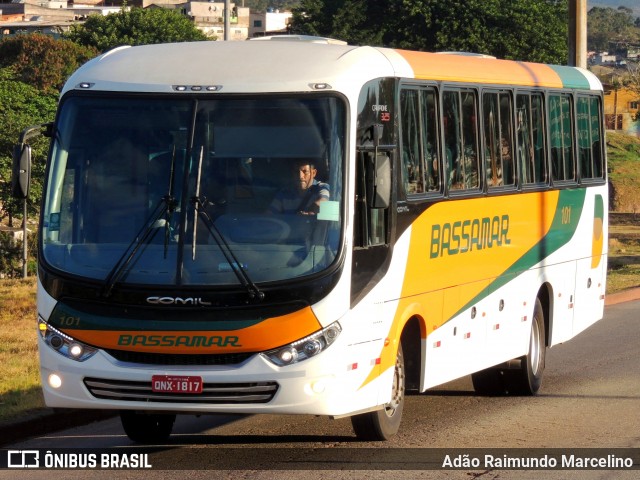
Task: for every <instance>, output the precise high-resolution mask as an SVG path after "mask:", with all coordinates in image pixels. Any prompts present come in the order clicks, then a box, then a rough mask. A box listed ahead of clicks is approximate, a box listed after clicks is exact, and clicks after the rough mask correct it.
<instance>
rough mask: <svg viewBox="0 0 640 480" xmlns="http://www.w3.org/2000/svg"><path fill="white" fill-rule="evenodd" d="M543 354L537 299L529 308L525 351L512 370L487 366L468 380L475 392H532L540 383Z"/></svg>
mask: <svg viewBox="0 0 640 480" xmlns="http://www.w3.org/2000/svg"><path fill="white" fill-rule="evenodd" d="M545 353H546V342H545V327H544V311H543V309H542V304H541V303H540V300H539V299H536V303H535V306H534V309H533V319H532V321H531V335H530V337H529V351H528V352H527V354H526V355H523V356H522V357H520V358H519V359H518V360H519V367H518V368H516V369H509V368H501V367H491V368H487V369H486V370H481V371H479V372H476V373H473V374H472V375H471V381H472V383H473V388H474V390H475V391H476V393H478V394H479V395H489V396H500V395H535V394H536V393H537V391H538V390H539V389H540V385H541V384H542V373H543V371H544V361H545Z"/></svg>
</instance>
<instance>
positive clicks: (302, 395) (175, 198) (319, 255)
mask: <svg viewBox="0 0 640 480" xmlns="http://www.w3.org/2000/svg"><path fill="white" fill-rule="evenodd" d="M602 111H603V91H602V86H601V84H600V83H599V81H598V80H597V79H596V77H594V76H593V75H592V74H591V73H589V72H588V71H585V70H581V69H578V68H571V67H566V66H554V65H542V64H533V63H526V62H519V61H507V60H499V59H495V58H488V57H487V56H484V55H473V54H459V53H425V52H412V51H404V50H396V49H389V48H374V47H367V46H351V45H347V44H344V43H343V42H338V41H332V40H325V39H319V38H303V37H293V38H286V37H274V38H268V37H267V38H265V39H261V40H259V41H247V42H194V43H180V44H162V45H148V46H137V47H120V48H116V49H114V50H112V51H109V52H107V53H105V54H103V55H101V56H99V57H97V58H95V59H93V60H91V61H89V62H88V63H86V64H85V65H84V66H82V67H81V68H79V69H78V70H77V71H76V72H75V73H74V74H73V75H72V76H71V77H70V78H69V80H68V81H67V83H66V85H65V86H64V88H63V90H62V92H61V96H60V102H59V108H58V111H57V114H56V118H55V121H53V122H52V123H50V124H47V125H44V126H34V127H32V128H30V129H27V130H25V131H24V132H23V136H22V138H21V139H20V142H19V144H18V145H17V146H16V148H15V152H14V181H13V188H14V193H15V195H16V196H18V197H20V196H22V197H24V196H25V195H26V194H27V193H28V187H29V171H30V165H31V163H30V162H31V153H30V147H29V145H28V143H29V138H32V137H33V136H34V135H38V134H41V133H43V134H46V135H48V136H49V137H50V138H51V141H50V151H49V155H48V162H47V169H46V174H45V184H44V192H43V201H42V207H41V220H40V225H39V255H38V286H37V311H38V320H37V331H38V345H39V355H40V371H41V377H42V388H43V391H44V398H45V401H46V404H47V405H48V406H50V407H53V408H74V409H109V410H115V411H118V412H119V414H120V417H121V420H122V425H123V428H124V431H125V432H126V433H127V435H128V436H129V437H130V439H131V440H133V441H135V442H141V443H147V442H157V441H160V440H161V439H163V438H167V437H168V436H169V435H170V434H171V430H172V427H173V423H174V421H175V417H176V414H203V413H205V414H206V413H212V414H214V413H215V414H224V413H234V414H259V413H270V414H311V415H323V416H328V417H332V418H345V417H350V418H351V423H352V424H353V429H354V433H355V435H356V437H358V438H359V439H364V440H385V439H388V438H389V437H391V436H393V435H394V434H395V433H397V431H398V429H399V426H400V422H401V417H402V411H403V407H404V403H405V394H406V392H409V391H414V392H425V391H426V390H427V389H429V388H432V387H434V386H438V385H442V384H444V383H446V382H449V381H452V380H454V379H458V378H461V377H464V376H469V375H470V376H471V380H472V382H473V386H474V389H475V390H476V391H477V393H478V394H481V395H506V394H510V395H533V394H535V393H536V392H537V391H538V390H539V388H540V385H541V380H542V375H543V371H544V367H545V353H546V349H547V348H548V347H552V346H554V345H558V344H560V343H562V342H565V341H567V340H569V339H571V338H573V337H574V336H575V335H577V334H578V333H579V332H581V331H583V330H584V329H586V328H587V327H589V326H590V325H591V324H593V323H594V322H596V321H597V320H599V319H601V318H602V316H603V310H604V297H605V276H606V263H607V262H606V260H607V246H606V242H605V239H606V238H607V211H608V200H607V178H606V175H607V169H606V158H605V142H604V129H603V121H602V119H603V114H602ZM300 165H304V167H300ZM302 168H305V169H306V170H305V172H304V174H305V175H307V179H306V180H304V179H303V178H302V173H301V172H302ZM308 180H310V182H308V185H307V186H308V187H309V185H313V186H314V189H315V193H314V195H315V194H319V193H321V195H320V198H318V199H317V201H314V202H311V203H312V204H313V205H312V208H311V209H310V210H305V209H304V208H306V207H304V208H303V207H300V206H299V205H297V204H294V205H293V207H292V208H290V209H288V210H284V209H274V204H278V205H280V206H282V205H283V204H284V203H286V202H284V200H282V198H283V197H280V195H281V194H282V192H285V191H286V192H288V193H287V195H289V197H288V199H289V204H291V203H292V202H293V203H295V202H296V200H295V198H296V195H298V196H299V197H300V196H302V195H303V194H304V195H307V194H309V192H310V191H311V190H310V187H309V188H307V189H306V190H305V188H304V186H303V185H302V184H303V183H304V182H305V181H308ZM292 199H294V200H292ZM300 202H301V203H300V205H302V202H303V200H300Z"/></svg>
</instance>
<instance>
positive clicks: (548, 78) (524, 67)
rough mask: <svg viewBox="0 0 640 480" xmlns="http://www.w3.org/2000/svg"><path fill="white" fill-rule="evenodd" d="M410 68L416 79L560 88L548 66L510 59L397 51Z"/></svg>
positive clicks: (560, 82) (555, 74)
mask: <svg viewBox="0 0 640 480" xmlns="http://www.w3.org/2000/svg"><path fill="white" fill-rule="evenodd" d="M397 52H398V53H399V54H400V55H402V57H404V59H405V60H406V61H407V62H408V63H409V65H410V66H411V68H412V69H413V72H414V75H415V78H418V79H422V80H443V81H454V82H470V83H489V84H504V85H507V84H508V85H524V86H538V87H553V88H562V86H563V83H562V79H561V78H560V76H559V75H558V74H557V73H556V72H555V71H554V70H553V69H552V68H550V67H549V66H547V65H542V64H534V63H527V62H516V61H513V60H494V59H491V60H487V59H486V58H482V57H473V56H465V55H453V54H437V53H426V52H412V51H408V50H397Z"/></svg>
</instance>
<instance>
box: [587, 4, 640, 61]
mask: <svg viewBox="0 0 640 480" xmlns="http://www.w3.org/2000/svg"><path fill="white" fill-rule="evenodd" d="M587 26H588V29H587V48H588V49H590V50H596V51H598V52H602V51H606V50H609V43H610V42H612V41H619V42H623V43H627V42H635V41H638V39H640V31H639V30H638V28H637V27H636V26H635V25H634V20H633V11H632V10H630V9H628V8H625V7H619V8H618V9H614V8H609V7H607V8H600V7H593V8H592V9H591V10H589V13H588V14H587Z"/></svg>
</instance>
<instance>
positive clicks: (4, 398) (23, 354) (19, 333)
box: [0, 277, 44, 423]
mask: <svg viewBox="0 0 640 480" xmlns="http://www.w3.org/2000/svg"><path fill="white" fill-rule="evenodd" d="M35 285H36V281H35V278H33V277H32V278H29V279H26V280H2V281H0V305H1V306H2V308H0V365H2V375H1V376H0V423H2V422H4V421H6V420H7V419H11V418H16V417H19V416H20V415H21V414H23V413H24V412H26V411H28V410H32V409H36V408H40V407H43V406H44V401H43V398H42V392H41V391H40V372H39V368H38V350H37V343H36V305H35V297H36V288H35Z"/></svg>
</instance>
